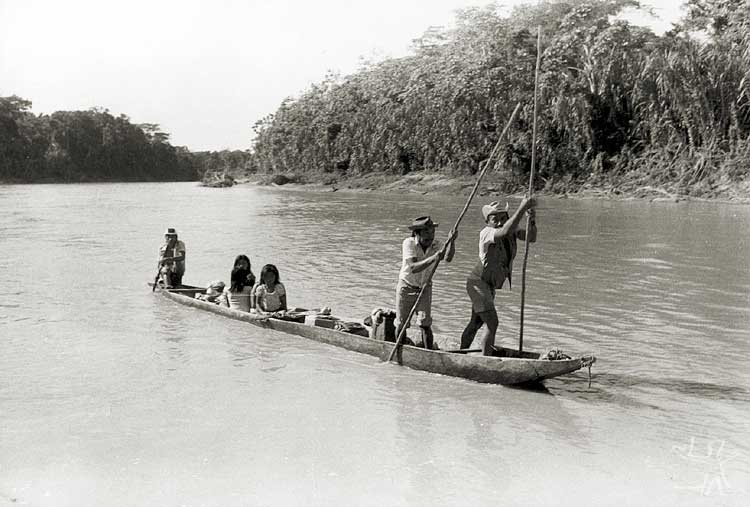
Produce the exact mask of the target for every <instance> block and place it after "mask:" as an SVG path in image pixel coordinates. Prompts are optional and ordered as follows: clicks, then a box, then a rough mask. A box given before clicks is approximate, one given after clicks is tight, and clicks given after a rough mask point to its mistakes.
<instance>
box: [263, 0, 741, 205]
mask: <svg viewBox="0 0 750 507" xmlns="http://www.w3.org/2000/svg"><path fill="white" fill-rule="evenodd" d="M637 6H638V4H637V2H635V1H632V0H588V1H581V0H569V1H561V2H547V3H541V4H540V5H527V6H524V7H520V8H516V9H515V10H513V11H512V13H511V14H510V15H509V16H503V15H501V14H499V13H498V9H497V7H496V6H494V5H492V6H488V7H485V8H472V9H467V10H463V11H461V12H460V13H459V14H458V15H457V20H456V26H455V28H453V29H450V30H446V29H442V28H431V29H429V30H428V31H427V32H426V33H425V34H424V36H423V37H421V38H420V39H419V40H417V41H415V51H414V54H413V55H412V56H408V57H404V58H398V59H390V60H386V61H383V62H380V63H376V64H369V65H366V66H364V67H363V68H362V69H361V70H360V71H358V72H357V73H355V74H353V75H350V76H347V77H343V78H342V77H338V76H334V75H331V76H329V77H328V78H327V79H326V80H324V81H323V82H321V83H318V84H316V85H314V86H312V87H311V89H309V90H308V91H306V92H305V93H304V94H302V95H301V96H300V97H298V98H296V99H287V100H286V101H284V102H283V103H282V104H281V105H280V107H279V108H278V110H277V111H276V112H275V113H274V114H272V115H270V116H268V117H266V118H264V119H262V120H261V121H259V122H258V123H257V124H256V125H255V127H254V130H255V133H256V135H257V137H256V139H255V142H254V154H255V159H256V160H255V163H256V165H257V168H258V170H259V171H260V172H265V173H276V174H279V173H287V174H289V173H294V174H296V175H298V176H299V175H300V174H302V175H310V177H311V178H313V177H322V178H326V177H327V178H330V179H332V178H346V177H350V176H362V175H366V174H368V173H370V174H372V173H382V174H389V175H404V174H407V173H410V172H413V171H440V172H444V173H448V174H451V175H458V176H462V175H466V176H469V175H472V174H474V173H476V171H477V170H478V169H479V163H480V162H481V161H482V160H484V159H486V158H487V157H488V155H489V153H490V151H491V149H492V147H493V146H494V144H495V143H496V141H497V138H498V135H499V133H500V131H501V130H502V128H503V126H504V124H505V122H506V121H507V118H508V117H509V116H510V113H511V111H512V110H513V108H514V107H515V105H516V103H517V102H521V103H522V104H523V109H522V113H521V114H520V117H519V118H518V119H517V121H516V122H515V124H514V125H513V126H512V130H511V133H510V137H509V140H508V141H507V142H506V143H504V146H503V151H502V156H501V159H502V162H503V164H502V170H501V176H500V178H501V181H502V182H503V183H504V184H505V186H506V189H508V190H509V189H512V188H513V189H517V188H522V186H523V184H524V183H523V182H525V180H526V178H527V177H528V171H529V167H530V159H531V131H532V129H531V121H532V110H533V107H532V95H533V93H532V91H533V76H534V63H535V57H536V27H537V26H540V27H541V30H542V34H543V49H542V51H543V57H542V58H543V59H542V69H541V79H540V87H541V94H540V107H539V136H538V144H537V146H538V156H539V166H538V167H539V175H540V178H539V180H538V184H539V186H540V187H541V186H545V187H546V189H547V190H550V191H567V190H570V189H572V188H576V187H577V188H580V187H581V186H583V185H594V186H597V187H600V188H610V189H616V190H615V191H619V190H626V191H627V190H633V189H636V188H638V187H643V186H652V185H654V186H659V187H660V188H662V189H665V190H664V191H668V192H674V193H683V194H684V193H689V194H693V195H722V194H725V193H726V192H727V191H728V189H731V188H732V187H733V186H737V185H739V184H740V183H741V182H743V181H745V182H747V181H748V180H747V176H748V167H747V160H748V157H750V140H749V138H748V135H750V0H689V1H688V2H687V4H686V11H685V12H686V15H685V18H684V19H683V20H682V22H681V23H680V24H678V25H676V26H675V27H674V29H673V30H671V31H670V32H667V33H666V34H664V35H663V36H657V35H655V34H654V33H653V32H651V31H650V30H648V29H645V28H641V27H637V26H634V25H632V24H629V23H628V22H626V21H622V20H616V19H615V18H613V16H614V15H616V14H618V13H620V12H621V11H622V10H623V9H624V8H626V7H637Z"/></svg>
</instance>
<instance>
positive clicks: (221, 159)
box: [191, 150, 258, 178]
mask: <svg viewBox="0 0 750 507" xmlns="http://www.w3.org/2000/svg"><path fill="white" fill-rule="evenodd" d="M191 153H192V155H193V163H194V165H195V168H196V170H197V171H198V173H199V174H201V175H206V174H211V173H219V172H221V173H228V174H231V175H233V176H235V177H237V178H242V177H246V176H249V175H251V174H253V173H255V172H257V170H258V168H257V165H256V163H255V158H254V157H253V154H252V153H251V152H250V150H222V151H194V152H191Z"/></svg>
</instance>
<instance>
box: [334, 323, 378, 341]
mask: <svg viewBox="0 0 750 507" xmlns="http://www.w3.org/2000/svg"><path fill="white" fill-rule="evenodd" d="M334 329H335V330H336V331H343V332H344V333H351V334H356V335H359V336H368V337H369V336H370V332H369V331H368V330H367V328H365V326H363V325H362V324H360V323H359V322H344V321H343V320H337V321H336V325H335V327H334Z"/></svg>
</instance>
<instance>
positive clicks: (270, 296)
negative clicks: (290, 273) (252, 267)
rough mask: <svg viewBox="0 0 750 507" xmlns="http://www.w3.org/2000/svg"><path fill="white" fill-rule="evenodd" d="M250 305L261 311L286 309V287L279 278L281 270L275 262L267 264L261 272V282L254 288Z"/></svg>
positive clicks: (269, 311) (270, 311)
mask: <svg viewBox="0 0 750 507" xmlns="http://www.w3.org/2000/svg"><path fill="white" fill-rule="evenodd" d="M250 306H251V308H253V309H254V310H256V311H257V312H259V313H273V312H278V311H284V310H286V309H287V307H286V289H285V288H284V284H283V283H281V280H280V279H279V270H278V269H277V268H276V266H274V265H273V264H266V265H265V266H263V269H262V270H261V272H260V282H259V283H258V285H256V286H255V289H253V293H252V297H251V298H250Z"/></svg>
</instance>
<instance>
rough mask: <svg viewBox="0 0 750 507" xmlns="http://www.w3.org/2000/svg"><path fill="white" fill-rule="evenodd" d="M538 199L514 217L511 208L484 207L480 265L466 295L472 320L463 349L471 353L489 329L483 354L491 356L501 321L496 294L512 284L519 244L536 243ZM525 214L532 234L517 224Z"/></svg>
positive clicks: (528, 202)
mask: <svg viewBox="0 0 750 507" xmlns="http://www.w3.org/2000/svg"><path fill="white" fill-rule="evenodd" d="M535 206H536V199H535V198H534V197H527V198H525V199H524V200H523V201H521V204H520V205H519V206H518V209H516V211H515V213H513V216H510V215H509V213H508V208H509V206H508V204H507V203H505V204H501V203H499V202H492V203H490V204H488V205H486V206H482V216H483V217H484V221H485V224H486V226H485V227H484V229H482V231H481V232H480V233H479V262H478V263H477V264H476V265H475V267H474V269H473V270H472V271H471V274H469V278H468V279H467V280H466V292H468V294H469V299H471V320H470V321H469V323H468V324H467V325H466V329H464V332H463V334H462V335H461V348H462V349H468V348H469V347H470V346H471V342H472V341H473V340H474V336H475V335H476V334H477V331H479V328H481V327H482V324H484V325H486V326H487V330H486V331H485V335H484V344H483V346H482V352H483V353H484V355H485V356H491V355H492V350H493V346H494V345H495V334H496V333H497V326H498V318H497V310H496V309H495V291H496V290H497V289H500V288H502V286H503V284H504V283H505V280H508V284H509V285H510V284H511V273H512V271H513V259H514V258H515V256H516V251H517V249H518V248H517V243H516V242H517V240H519V239H520V240H522V241H528V242H530V243H533V242H535V241H536V234H537V230H536V221H535V219H534V207H535ZM525 212H528V213H529V216H530V220H529V224H530V225H529V230H528V232H527V231H526V230H525V229H519V228H518V223H519V222H520V221H521V217H522V216H523V214H524V213H525Z"/></svg>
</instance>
